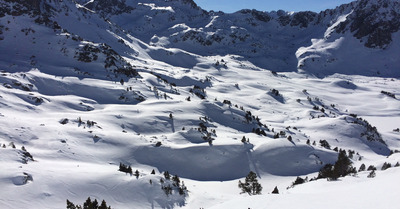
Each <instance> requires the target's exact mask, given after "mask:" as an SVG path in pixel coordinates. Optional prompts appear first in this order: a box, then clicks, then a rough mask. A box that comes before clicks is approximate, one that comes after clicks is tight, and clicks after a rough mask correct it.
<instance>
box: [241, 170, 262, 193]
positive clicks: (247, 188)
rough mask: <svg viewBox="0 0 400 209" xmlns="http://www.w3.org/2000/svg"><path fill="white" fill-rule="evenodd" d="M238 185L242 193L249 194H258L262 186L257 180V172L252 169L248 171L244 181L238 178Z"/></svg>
mask: <svg viewBox="0 0 400 209" xmlns="http://www.w3.org/2000/svg"><path fill="white" fill-rule="evenodd" d="M238 186H239V188H240V189H241V190H242V193H248V194H249V195H258V194H261V191H262V186H261V184H260V183H258V180H257V174H256V173H254V172H253V171H250V173H249V174H248V175H247V176H246V179H245V182H244V183H242V182H241V181H240V180H239V185H238Z"/></svg>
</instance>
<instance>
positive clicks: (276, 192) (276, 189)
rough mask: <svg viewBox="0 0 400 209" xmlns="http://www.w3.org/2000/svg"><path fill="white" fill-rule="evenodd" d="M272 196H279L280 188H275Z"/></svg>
mask: <svg viewBox="0 0 400 209" xmlns="http://www.w3.org/2000/svg"><path fill="white" fill-rule="evenodd" d="M272 194H279V190H278V187H277V186H276V187H275V188H274V190H273V191H272Z"/></svg>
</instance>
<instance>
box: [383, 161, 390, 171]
mask: <svg viewBox="0 0 400 209" xmlns="http://www.w3.org/2000/svg"><path fill="white" fill-rule="evenodd" d="M391 167H392V164H390V163H387V162H385V163H383V165H382V168H381V170H383V171H384V170H386V169H388V168H391Z"/></svg>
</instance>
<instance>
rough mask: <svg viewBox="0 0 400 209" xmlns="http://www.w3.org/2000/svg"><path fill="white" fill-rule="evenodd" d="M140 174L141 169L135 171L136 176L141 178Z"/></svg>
mask: <svg viewBox="0 0 400 209" xmlns="http://www.w3.org/2000/svg"><path fill="white" fill-rule="evenodd" d="M139 175H140V173H139V171H138V170H136V171H135V176H136V178H139Z"/></svg>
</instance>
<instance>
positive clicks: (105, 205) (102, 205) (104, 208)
mask: <svg viewBox="0 0 400 209" xmlns="http://www.w3.org/2000/svg"><path fill="white" fill-rule="evenodd" d="M99 209H108V207H107V203H106V201H105V200H103V201H101V205H100V206H99Z"/></svg>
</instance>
